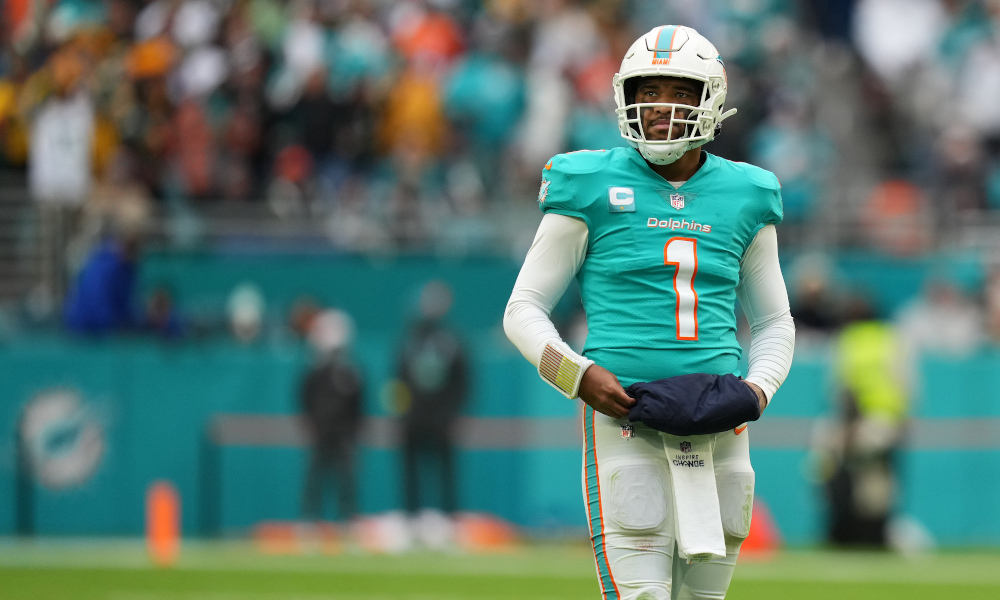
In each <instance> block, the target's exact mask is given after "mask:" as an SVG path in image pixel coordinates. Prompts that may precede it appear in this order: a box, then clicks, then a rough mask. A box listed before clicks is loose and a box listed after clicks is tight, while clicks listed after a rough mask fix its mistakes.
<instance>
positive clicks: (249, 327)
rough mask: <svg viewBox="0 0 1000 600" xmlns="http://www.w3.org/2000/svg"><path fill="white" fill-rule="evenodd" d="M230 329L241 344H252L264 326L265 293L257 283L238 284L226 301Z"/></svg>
mask: <svg viewBox="0 0 1000 600" xmlns="http://www.w3.org/2000/svg"><path fill="white" fill-rule="evenodd" d="M226 316H227V317H228V321H229V331H230V333H231V334H232V335H233V337H234V338H235V339H236V341H238V342H240V343H241V344H252V343H254V342H256V341H257V340H258V338H260V335H261V333H262V332H263V328H264V295H263V294H262V293H261V291H260V288H259V287H257V285H256V284H254V283H250V282H245V283H241V284H240V285H238V286H236V288H234V289H233V291H232V293H231V294H230V295H229V300H228V301H227V302H226Z"/></svg>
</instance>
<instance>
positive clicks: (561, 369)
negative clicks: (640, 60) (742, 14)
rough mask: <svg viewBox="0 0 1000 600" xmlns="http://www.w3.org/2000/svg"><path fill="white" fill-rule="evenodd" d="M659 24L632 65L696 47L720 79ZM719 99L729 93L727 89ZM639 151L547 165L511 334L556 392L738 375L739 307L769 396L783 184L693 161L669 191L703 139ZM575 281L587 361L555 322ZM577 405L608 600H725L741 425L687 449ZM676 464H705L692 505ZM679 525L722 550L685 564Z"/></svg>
mask: <svg viewBox="0 0 1000 600" xmlns="http://www.w3.org/2000/svg"><path fill="white" fill-rule="evenodd" d="M664 29H665V28H658V29H654V30H653V31H652V32H650V33H649V34H647V35H646V36H644V37H643V38H640V39H639V40H638V41H637V42H636V44H634V45H633V48H632V49H630V54H629V55H627V56H626V62H627V61H629V60H631V59H630V57H631V56H633V55H634V54H635V49H636V48H638V49H639V50H640V51H642V50H643V49H646V50H647V51H648V52H647V57H646V59H644V60H646V61H647V62H650V63H652V64H654V67H651V68H656V69H659V68H661V66H660V65H659V64H658V63H656V61H661V59H660V58H657V57H658V56H660V55H661V54H669V53H670V52H672V51H671V50H670V49H671V48H673V49H674V50H676V49H678V48H681V47H682V46H681V45H682V44H684V43H687V44H688V45H687V46H685V47H687V48H689V49H690V48H693V50H692V52H695V51H696V52H695V56H694V58H693V59H692V61H694V62H695V63H697V62H698V61H702V62H706V63H711V64H712V65H714V66H712V69H715V70H714V71H710V72H709V74H708V75H706V76H705V77H703V78H702V79H701V81H702V82H703V83H704V84H705V88H706V89H716V87H717V86H716V85H714V84H717V83H720V82H723V78H722V77H721V76H719V77H716V76H715V75H713V73H717V72H721V71H722V68H721V67H719V66H717V65H718V64H720V63H718V62H717V61H716V58H715V57H716V56H717V54H714V53H712V52H711V50H714V49H711V45H710V44H708V42H707V41H706V40H704V38H701V40H702V42H703V43H702V45H701V46H692V45H691V44H693V42H692V41H691V40H695V41H697V40H698V38H696V37H695V36H697V33H696V32H694V31H693V30H691V29H688V28H680V29H677V30H676V31H673V30H672V32H671V33H670V36H669V38H665V37H664V35H663V31H662V30H664ZM678 31H680V33H681V34H680V35H678V33H677V32H678ZM699 37H700V36H699ZM664 40H672V41H664ZM706 44H707V45H706ZM710 49H711V50H710ZM706 57H710V60H709V59H708V58H706ZM674 59H675V60H674V63H675V65H680V66H683V64H684V63H683V61H680V60H677V57H676V55H675V56H674ZM644 64H645V63H644ZM625 66H626V65H625V63H623V71H624V70H625ZM644 68H645V67H644ZM688 71H692V72H693V69H689V70H686V71H684V73H687V72H688ZM640 73H645V71H640ZM684 76H687V75H684ZM618 81H619V79H618V77H617V76H616V89H618V88H619V86H618ZM721 90H722V95H723V97H724V91H725V88H724V84H723V85H722V87H721ZM713 98H714V96H712V95H711V94H706V95H705V98H704V99H703V101H702V105H704V106H708V107H710V108H706V109H704V110H703V112H704V113H705V114H709V113H711V114H714V115H715V117H713V119H714V120H712V121H710V122H706V124H705V125H704V126H703V125H702V124H701V121H699V120H698V119H699V118H700V117H698V115H697V114H694V112H695V111H694V110H692V111H691V112H692V114H694V116H691V117H688V118H689V120H690V122H691V123H692V124H691V125H690V127H688V129H689V130H694V131H695V133H697V131H700V130H702V129H705V128H706V127H709V126H710V129H711V131H712V132H714V130H715V129H714V128H715V125H716V124H717V123H718V122H720V121H721V117H720V116H719V115H720V113H721V109H722V105H721V101H716V100H714V99H713ZM619 106H623V101H622V100H621V99H619ZM698 110H702V109H698ZM630 114H634V113H629V112H628V111H625V110H620V111H619V123H620V124H621V127H622V130H623V135H624V136H626V137H627V139H629V140H630V142H633V141H636V140H635V139H633V138H634V137H635V136H632V135H631V133H630V134H629V135H626V132H627V131H628V132H630V131H632V130H631V129H630V128H632V127H634V126H635V124H634V122H633V121H630V120H629V115H630ZM637 139H638V141H637V142H636V143H635V144H634V146H636V147H631V148H616V149H612V150H606V151H603V150H601V151H582V152H574V153H569V154H561V155H558V156H556V157H554V158H553V159H552V160H551V161H550V162H549V163H548V164H546V165H545V167H544V169H543V172H542V184H541V188H540V190H539V196H538V201H539V207H540V208H541V210H542V211H543V212H544V216H543V218H542V222H541V224H540V225H539V228H538V231H537V233H536V235H535V240H534V242H533V243H532V246H531V248H530V249H529V251H528V253H527V256H526V257H525V261H524V265H523V266H522V269H521V272H520V274H519V276H518V279H517V282H516V283H515V285H514V290H513V292H512V294H511V298H510V300H509V301H508V304H507V309H506V311H505V314H504V329H505V331H506V333H507V335H508V337H509V338H510V339H511V341H512V342H513V343H514V345H515V346H516V347H517V348H518V349H519V350H520V351H521V352H522V354H523V355H524V356H525V358H527V359H528V361H529V362H531V363H532V364H533V365H535V366H536V367H538V369H539V374H540V375H541V376H542V378H543V379H544V380H546V381H547V382H548V383H550V384H551V385H552V386H553V387H555V388H556V389H558V390H559V391H560V392H561V393H562V394H563V395H565V396H566V397H568V398H575V397H577V394H578V390H579V385H580V381H581V379H582V378H583V375H584V374H585V373H586V371H587V369H588V368H590V366H591V365H592V364H595V363H596V364H597V365H599V366H601V367H603V368H605V369H607V370H608V371H610V372H611V373H612V374H614V375H615V376H617V378H618V380H619V382H620V383H621V384H622V386H623V387H627V386H629V385H630V384H632V383H636V382H640V381H654V380H658V379H663V378H666V377H671V376H675V375H686V374H690V373H711V374H720V375H721V374H741V373H740V370H739V364H740V358H741V356H742V352H743V350H742V349H741V347H740V345H739V343H738V342H737V339H736V326H737V325H736V313H735V310H736V309H735V305H736V302H737V300H739V302H740V304H741V306H742V308H743V311H744V313H745V314H746V316H747V319H748V321H749V323H750V325H751V343H750V348H749V357H748V359H749V360H748V362H749V368H748V372H747V373H746V380H747V381H750V382H753V383H754V384H755V385H757V386H759V387H760V388H761V390H762V391H763V393H764V395H765V397H766V398H767V399H768V400H769V399H770V398H771V397H772V396H773V394H774V392H775V391H776V390H777V388H778V386H779V385H780V384H781V382H782V381H783V380H784V378H785V376H786V375H787V373H788V369H789V366H790V362H791V355H792V349H793V346H794V328H793V326H792V320H791V315H790V313H789V310H788V297H787V293H786V290H785V285H784V281H783V279H782V276H781V271H780V265H779V263H778V254H777V237H776V233H775V225H776V224H778V223H779V222H780V221H781V218H782V208H781V191H780V185H779V182H778V180H777V178H776V177H775V176H774V175H773V174H772V173H770V172H768V171H765V170H763V169H759V168H757V167H754V166H751V165H747V164H743V163H735V162H732V161H728V160H725V159H722V158H720V157H718V156H715V155H712V154H709V153H707V152H704V151H699V152H700V158H701V162H700V166H699V167H698V168H697V170H696V172H695V174H694V175H693V176H692V177H690V179H688V180H687V181H675V182H670V181H667V180H666V179H664V178H663V177H662V176H661V175H660V174H658V173H657V172H656V171H655V170H654V169H653V167H652V166H651V162H652V163H655V164H664V163H663V162H662V161H666V162H669V161H670V160H672V158H671V156H672V155H673V154H677V153H678V152H681V151H684V152H686V151H690V150H691V149H692V148H697V146H699V145H700V144H701V143H704V142H703V141H701V142H699V141H698V139H711V135H709V134H706V135H704V136H702V138H698V139H696V140H695V142H692V143H691V144H688V145H686V146H683V147H681V150H677V148H674V147H673V146H671V145H670V144H661V146H659V147H657V146H655V145H646V144H645V142H644V140H645V137H644V135H643V134H641V132H640V135H639V136H638V138H637ZM681 154H683V152H681ZM664 157H666V158H664ZM657 161H660V162H657ZM574 278H575V279H576V280H577V282H578V283H579V287H580V294H581V297H582V301H583V307H584V309H585V311H586V318H587V327H588V333H587V339H586V343H585V345H584V348H583V351H582V354H577V353H576V352H574V351H573V350H571V349H570V348H569V347H568V345H566V344H565V343H564V342H563V341H562V340H561V339H560V337H559V334H558V332H557V331H556V329H555V327H554V326H553V325H552V322H551V320H550V319H549V313H550V311H551V309H552V307H553V306H554V305H555V304H556V302H557V301H558V300H559V299H560V297H561V296H562V295H563V293H564V292H565V290H566V289H567V287H568V285H569V283H570V282H571V281H572V280H573V279H574ZM564 401H565V400H564ZM580 405H581V411H582V417H583V437H584V444H583V484H584V485H583V492H584V501H585V507H586V511H587V520H588V523H589V526H590V532H591V539H592V542H593V548H594V555H595V560H596V565H597V573H598V577H599V582H600V590H601V593H602V595H603V597H604V598H606V599H608V600H619V599H622V600H673V599H687V598H714V599H720V598H724V597H725V594H726V590H727V589H728V586H729V582H730V580H731V578H732V574H733V569H734V568H735V564H736V558H737V555H738V553H739V548H740V544H741V543H742V541H743V539H744V538H745V537H746V535H747V533H748V532H749V527H750V519H751V510H752V505H753V489H754V476H755V475H754V471H753V468H752V467H751V465H750V456H749V437H750V432H749V430H748V428H747V427H746V426H742V427H738V428H736V429H735V430H729V431H725V432H722V433H717V434H711V435H706V436H689V438H688V439H681V438H678V437H676V436H670V435H668V434H665V433H661V432H659V431H656V430H653V429H650V428H648V427H645V426H643V425H642V424H639V423H634V424H633V423H630V422H629V421H628V420H627V419H626V418H623V419H616V418H612V417H610V416H607V415H605V414H602V413H600V412H597V411H595V410H594V409H593V408H591V407H590V406H589V405H586V404H584V403H583V402H581V403H580ZM692 448H694V449H697V450H696V453H695V452H692V450H691V449H692ZM679 452H681V453H685V454H678V453H679ZM673 468H684V469H688V468H690V469H703V470H702V471H700V472H699V474H700V475H702V476H701V477H700V479H699V481H700V482H701V483H700V485H702V488H699V489H695V490H693V491H692V495H691V496H690V497H689V496H688V495H687V494H688V492H687V491H685V490H686V489H690V488H684V487H683V486H682V485H681V483H682V480H685V478H686V477H687V473H688V472H689V471H674V474H672V469H673ZM690 472H695V471H690ZM706 480H707V485H708V486H709V487H710V488H711V489H710V490H708V491H709V492H710V494H709V495H710V496H711V497H712V499H713V502H716V500H715V499H716V498H717V505H716V507H715V509H714V513H713V512H712V511H708V513H706V514H708V517H706V516H705V514H702V512H700V511H699V509H698V507H697V506H693V505H692V502H691V498H693V497H701V496H698V495H699V494H701V495H704V493H705V492H706V490H705V489H704V485H706V484H705V482H706ZM695 504H697V503H695ZM692 507H693V508H692ZM706 519H707V520H706ZM680 531H684V532H687V533H685V534H684V535H686V536H687V539H682V537H683V536H679V535H678V532H680ZM691 531H694V533H695V535H694V537H695V538H697V537H698V535H699V533H700V532H702V531H703V532H704V534H705V538H706V539H710V540H717V542H716V543H715V544H714V546H713V547H715V548H718V549H717V550H716V551H714V552H709V553H704V554H702V553H697V554H695V553H691V552H685V548H687V549H688V550H690V548H691V545H690V544H689V542H690V537H691ZM685 544H688V545H687V546H685ZM709 545H712V544H709Z"/></svg>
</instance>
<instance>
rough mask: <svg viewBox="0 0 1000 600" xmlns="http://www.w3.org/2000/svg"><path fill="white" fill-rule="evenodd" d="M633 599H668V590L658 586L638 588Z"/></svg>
mask: <svg viewBox="0 0 1000 600" xmlns="http://www.w3.org/2000/svg"><path fill="white" fill-rule="evenodd" d="M623 596H624V594H623ZM635 600H670V590H668V589H666V588H659V587H648V588H644V589H641V590H639V593H638V595H636V596H635Z"/></svg>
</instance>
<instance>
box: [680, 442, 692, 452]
mask: <svg viewBox="0 0 1000 600" xmlns="http://www.w3.org/2000/svg"><path fill="white" fill-rule="evenodd" d="M690 451H691V442H681V452H683V453H684V454H687V453H688V452H690Z"/></svg>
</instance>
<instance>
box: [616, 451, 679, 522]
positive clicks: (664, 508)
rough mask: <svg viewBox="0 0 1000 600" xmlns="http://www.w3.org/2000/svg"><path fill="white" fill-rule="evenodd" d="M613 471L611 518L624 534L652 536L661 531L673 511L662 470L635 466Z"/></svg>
mask: <svg viewBox="0 0 1000 600" xmlns="http://www.w3.org/2000/svg"><path fill="white" fill-rule="evenodd" d="M613 469H614V470H613V471H612V472H611V477H610V480H611V494H610V512H609V516H610V517H611V518H612V519H613V520H614V521H615V523H616V524H617V525H618V526H619V527H620V528H621V530H622V532H625V533H642V532H653V531H657V530H659V529H660V528H662V527H663V524H664V522H665V521H666V519H667V515H669V514H671V511H672V510H673V505H672V504H671V498H670V497H669V496H668V495H667V493H666V485H665V482H664V481H663V474H662V472H663V467H661V466H660V465H657V464H655V463H634V464H622V465H616V466H615V467H613Z"/></svg>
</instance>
